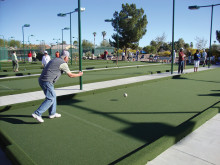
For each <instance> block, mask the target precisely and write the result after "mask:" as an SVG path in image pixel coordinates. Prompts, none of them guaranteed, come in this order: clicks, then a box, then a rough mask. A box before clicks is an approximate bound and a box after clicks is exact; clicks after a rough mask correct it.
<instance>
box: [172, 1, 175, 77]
mask: <svg viewBox="0 0 220 165" xmlns="http://www.w3.org/2000/svg"><path fill="white" fill-rule="evenodd" d="M174 18H175V0H173V22H172V56H171V58H172V60H171V74H173V62H174V61H175V60H174V59H173V57H174Z"/></svg>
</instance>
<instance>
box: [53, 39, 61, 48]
mask: <svg viewBox="0 0 220 165" xmlns="http://www.w3.org/2000/svg"><path fill="white" fill-rule="evenodd" d="M53 40H56V41H57V49H58V51H59V48H58V43H59V42H58V41H59V40H60V38H58V39H55V38H53Z"/></svg>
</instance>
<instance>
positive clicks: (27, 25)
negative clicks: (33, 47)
mask: <svg viewBox="0 0 220 165" xmlns="http://www.w3.org/2000/svg"><path fill="white" fill-rule="evenodd" d="M24 27H30V24H24V25H23V26H22V34H23V51H24ZM24 62H25V52H24Z"/></svg>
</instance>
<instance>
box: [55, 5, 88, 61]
mask: <svg viewBox="0 0 220 165" xmlns="http://www.w3.org/2000/svg"><path fill="white" fill-rule="evenodd" d="M80 10H81V12H83V11H85V8H81V9H80ZM75 12H78V8H76V9H75V10H74V11H72V12H68V13H59V14H57V16H59V17H65V16H66V15H67V14H69V15H70V54H71V65H72V61H73V59H72V23H71V20H72V19H71V15H72V13H75Z"/></svg>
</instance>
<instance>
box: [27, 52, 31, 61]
mask: <svg viewBox="0 0 220 165" xmlns="http://www.w3.org/2000/svg"><path fill="white" fill-rule="evenodd" d="M28 62H32V53H31V51H30V52H29V53H28Z"/></svg>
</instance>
